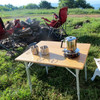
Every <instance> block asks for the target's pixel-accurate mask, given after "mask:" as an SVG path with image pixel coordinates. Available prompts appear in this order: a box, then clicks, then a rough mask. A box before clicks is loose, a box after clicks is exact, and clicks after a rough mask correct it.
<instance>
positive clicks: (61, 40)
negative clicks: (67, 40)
mask: <svg viewBox="0 0 100 100" xmlns="http://www.w3.org/2000/svg"><path fill="white" fill-rule="evenodd" d="M63 42H64V40H61V46H60V47H61V48H62V45H63Z"/></svg>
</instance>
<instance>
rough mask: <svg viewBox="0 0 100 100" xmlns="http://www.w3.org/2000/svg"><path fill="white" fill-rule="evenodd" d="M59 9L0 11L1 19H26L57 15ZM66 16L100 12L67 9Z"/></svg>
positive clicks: (99, 11) (97, 12)
mask: <svg viewBox="0 0 100 100" xmlns="http://www.w3.org/2000/svg"><path fill="white" fill-rule="evenodd" d="M58 12H59V9H24V10H14V11H0V15H1V17H3V18H5V17H13V18H16V17H27V16H36V15H51V14H53V13H57V14H58ZM68 14H69V15H72V14H100V10H95V9H79V8H76V9H70V8H69V9H68Z"/></svg>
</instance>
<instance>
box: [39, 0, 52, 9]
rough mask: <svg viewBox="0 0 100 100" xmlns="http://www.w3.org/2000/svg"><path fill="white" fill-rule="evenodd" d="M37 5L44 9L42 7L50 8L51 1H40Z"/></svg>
mask: <svg viewBox="0 0 100 100" xmlns="http://www.w3.org/2000/svg"><path fill="white" fill-rule="evenodd" d="M39 7H40V8H42V9H44V8H46V9H50V8H52V6H51V3H49V2H47V1H41V2H40V4H39Z"/></svg>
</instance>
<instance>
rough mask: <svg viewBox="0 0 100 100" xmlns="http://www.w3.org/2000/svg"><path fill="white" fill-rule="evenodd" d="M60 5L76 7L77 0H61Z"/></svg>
mask: <svg viewBox="0 0 100 100" xmlns="http://www.w3.org/2000/svg"><path fill="white" fill-rule="evenodd" d="M59 1H60V3H59V7H60V8H62V7H65V6H67V7H68V8H74V7H75V1H74V0H59Z"/></svg>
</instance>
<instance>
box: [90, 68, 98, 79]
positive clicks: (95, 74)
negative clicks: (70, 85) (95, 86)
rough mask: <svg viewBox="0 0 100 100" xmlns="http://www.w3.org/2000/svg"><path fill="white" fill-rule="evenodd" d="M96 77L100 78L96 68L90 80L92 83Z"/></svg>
mask: <svg viewBox="0 0 100 100" xmlns="http://www.w3.org/2000/svg"><path fill="white" fill-rule="evenodd" d="M96 76H100V70H99V69H98V68H96V70H95V72H94V74H93V77H92V78H91V80H92V81H94V79H95V77H96Z"/></svg>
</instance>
